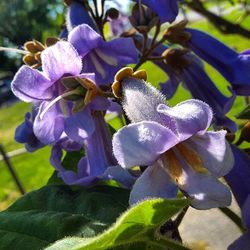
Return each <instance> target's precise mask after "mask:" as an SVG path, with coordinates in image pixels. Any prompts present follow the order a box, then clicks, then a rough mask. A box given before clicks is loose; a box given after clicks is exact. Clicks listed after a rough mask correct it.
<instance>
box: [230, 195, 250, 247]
mask: <svg viewBox="0 0 250 250" xmlns="http://www.w3.org/2000/svg"><path fill="white" fill-rule="evenodd" d="M242 219H243V223H244V225H245V226H246V228H247V231H246V232H245V233H244V234H243V235H242V236H241V237H240V238H239V239H237V240H236V241H235V242H233V243H232V244H231V245H230V246H229V247H228V250H248V249H249V246H250V195H248V197H247V198H246V201H245V203H244V205H243V207H242Z"/></svg>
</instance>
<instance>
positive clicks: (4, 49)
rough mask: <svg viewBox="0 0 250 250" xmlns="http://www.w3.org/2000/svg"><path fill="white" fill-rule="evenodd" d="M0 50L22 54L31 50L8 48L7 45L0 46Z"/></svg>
mask: <svg viewBox="0 0 250 250" xmlns="http://www.w3.org/2000/svg"><path fill="white" fill-rule="evenodd" d="M0 51H7V52H14V53H20V54H24V55H26V54H29V51H26V50H22V49H15V48H7V47H0Z"/></svg>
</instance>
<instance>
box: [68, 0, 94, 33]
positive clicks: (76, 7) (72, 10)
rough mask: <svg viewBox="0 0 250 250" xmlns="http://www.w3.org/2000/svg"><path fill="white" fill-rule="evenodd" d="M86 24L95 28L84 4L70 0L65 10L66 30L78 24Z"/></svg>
mask: <svg viewBox="0 0 250 250" xmlns="http://www.w3.org/2000/svg"><path fill="white" fill-rule="evenodd" d="M83 23H85V24H87V25H89V26H90V27H92V28H93V29H95V30H96V26H95V24H94V22H93V20H92V18H91V17H90V15H89V12H88V11H87V10H86V9H85V7H84V4H83V3H80V2H78V1H75V0H71V1H70V4H69V6H68V8H67V12H66V24H67V30H68V32H70V31H71V30H72V29H73V28H74V27H76V26H78V25H80V24H83Z"/></svg>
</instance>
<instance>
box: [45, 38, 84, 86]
mask: <svg viewBox="0 0 250 250" xmlns="http://www.w3.org/2000/svg"><path fill="white" fill-rule="evenodd" d="M41 60H42V68H43V71H44V72H45V74H46V75H47V76H48V78H49V79H50V80H51V81H52V82H54V81H57V80H59V79H60V78H61V77H62V76H64V75H68V74H69V75H78V74H80V72H81V70H82V61H81V57H80V56H79V55H78V53H77V51H76V50H75V48H74V47H73V46H72V45H71V44H70V43H69V42H66V41H59V42H57V43H56V44H55V45H53V46H50V47H48V48H46V49H45V50H44V51H43V52H42V54H41Z"/></svg>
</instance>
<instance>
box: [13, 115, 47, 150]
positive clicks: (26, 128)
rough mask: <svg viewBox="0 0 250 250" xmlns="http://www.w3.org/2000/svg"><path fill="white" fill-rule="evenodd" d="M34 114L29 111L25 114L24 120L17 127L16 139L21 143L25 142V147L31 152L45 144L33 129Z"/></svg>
mask: <svg viewBox="0 0 250 250" xmlns="http://www.w3.org/2000/svg"><path fill="white" fill-rule="evenodd" d="M32 113H34V112H32ZM34 117H35V116H34V115H33V114H32V116H31V114H30V113H29V112H28V113H26V114H25V118H24V122H23V123H22V124H20V125H19V126H18V127H17V128H16V132H15V140H16V141H17V142H19V143H24V145H25V148H26V149H27V151H29V152H34V151H36V150H38V149H39V148H42V147H44V146H45V145H44V144H43V143H42V142H40V141H39V140H38V139H37V137H36V136H35V134H34V131H33V121H34V120H33V119H34Z"/></svg>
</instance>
